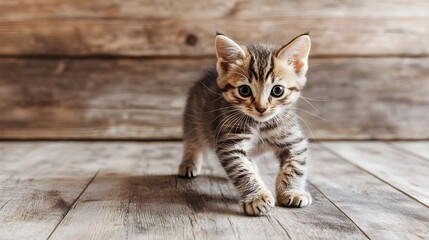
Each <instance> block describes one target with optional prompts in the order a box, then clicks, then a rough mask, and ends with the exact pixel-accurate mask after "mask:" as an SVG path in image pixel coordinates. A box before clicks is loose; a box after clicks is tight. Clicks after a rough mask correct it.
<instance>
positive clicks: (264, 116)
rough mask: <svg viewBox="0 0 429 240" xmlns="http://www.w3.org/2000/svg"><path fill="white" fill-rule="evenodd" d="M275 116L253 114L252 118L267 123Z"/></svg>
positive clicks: (271, 114) (270, 114)
mask: <svg viewBox="0 0 429 240" xmlns="http://www.w3.org/2000/svg"><path fill="white" fill-rule="evenodd" d="M273 116H274V113H259V114H252V115H251V117H252V118H253V119H255V120H256V121H258V122H265V121H268V120H270V119H271V118H272V117H273Z"/></svg>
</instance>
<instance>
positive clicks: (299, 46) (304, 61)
mask: <svg viewBox="0 0 429 240" xmlns="http://www.w3.org/2000/svg"><path fill="white" fill-rule="evenodd" d="M310 48H311V40H310V36H309V35H308V33H305V34H302V35H300V36H298V37H296V38H295V39H293V40H292V41H290V42H289V43H288V44H286V45H285V46H283V47H282V48H280V50H279V51H278V52H277V58H279V59H280V60H282V61H284V62H285V63H286V64H288V65H292V66H293V67H294V69H295V73H296V75H297V76H298V77H304V76H305V74H306V73H307V69H308V55H309V54H310Z"/></svg>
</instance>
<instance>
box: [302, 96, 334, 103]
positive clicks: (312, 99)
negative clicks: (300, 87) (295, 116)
mask: <svg viewBox="0 0 429 240" xmlns="http://www.w3.org/2000/svg"><path fill="white" fill-rule="evenodd" d="M299 97H301V98H305V99H307V100H309V101H315V102H329V100H323V99H314V98H309V97H304V96H302V95H301V96H299Z"/></svg>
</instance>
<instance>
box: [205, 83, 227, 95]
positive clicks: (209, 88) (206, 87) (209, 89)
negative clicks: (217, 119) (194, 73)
mask: <svg viewBox="0 0 429 240" xmlns="http://www.w3.org/2000/svg"><path fill="white" fill-rule="evenodd" d="M199 83H201V85H203V86H204V87H205V88H206V89H207V90H209V91H210V92H212V93H213V94H216V95H218V96H222V94H219V93H217V92H215V91H213V90H211V89H210V88H208V87H207V86H206V85H205V84H204V83H203V82H199Z"/></svg>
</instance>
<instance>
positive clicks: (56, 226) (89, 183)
mask: <svg viewBox="0 0 429 240" xmlns="http://www.w3.org/2000/svg"><path fill="white" fill-rule="evenodd" d="M99 172H100V169H98V170H97V172H95V174H94V176H93V177H92V178H91V180H89V182H88V184H86V186H85V187H84V189H83V190H82V192H81V193H80V194H79V196H77V198H76V199H75V200H74V201H73V203H72V205H71V206H70V207H69V209H68V210H67V212H66V214H64V216H63V217H62V218H61V220H60V221H59V222H58V224H57V225H55V227H54V229H53V230H52V232H51V233H50V234H49V236H48V237H47V238H46V240H48V239H50V238H51V237H52V234H54V232H55V230H57V228H58V226H60V224H61V223H62V222H63V220H64V218H66V217H67V215H68V214H69V213H70V210H72V209H73V208H74V207H75V205H76V203H77V201H78V200H79V199H80V197H81V196H82V195H83V194H84V193H85V191H86V189H88V187H89V185H91V183H92V182H93V181H94V179H95V178H96V177H97V175H98V173H99Z"/></svg>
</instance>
